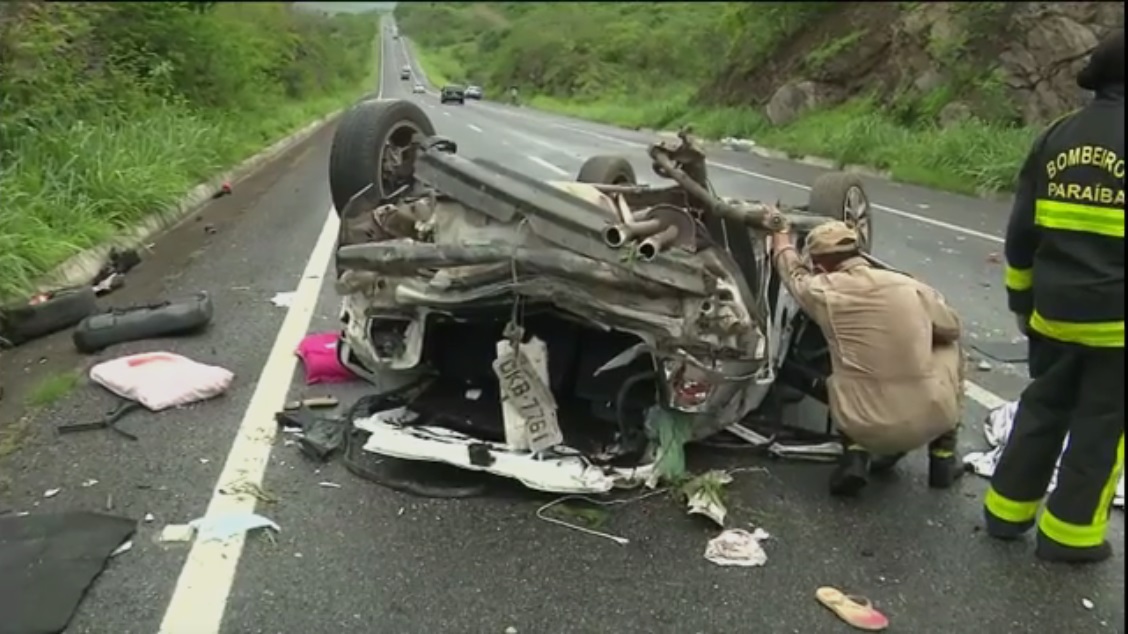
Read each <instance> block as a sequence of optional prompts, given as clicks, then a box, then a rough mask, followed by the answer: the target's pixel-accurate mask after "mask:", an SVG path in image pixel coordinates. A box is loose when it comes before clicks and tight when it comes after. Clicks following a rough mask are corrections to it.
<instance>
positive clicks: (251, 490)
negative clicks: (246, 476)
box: [219, 480, 278, 504]
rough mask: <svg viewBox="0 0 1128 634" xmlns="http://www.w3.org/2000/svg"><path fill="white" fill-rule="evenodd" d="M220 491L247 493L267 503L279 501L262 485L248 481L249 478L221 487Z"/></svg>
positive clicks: (225, 493)
mask: <svg viewBox="0 0 1128 634" xmlns="http://www.w3.org/2000/svg"><path fill="white" fill-rule="evenodd" d="M219 492H220V493H222V494H223V495H247V496H250V497H253V498H254V499H256V500H258V501H259V502H264V503H266V504H274V503H276V502H278V498H277V497H275V496H273V495H271V494H270V493H267V492H266V490H265V489H263V488H262V487H261V486H260V485H258V484H255V483H254V482H248V481H247V480H239V481H238V482H233V483H231V484H229V485H227V486H224V487H221V488H220V489H219Z"/></svg>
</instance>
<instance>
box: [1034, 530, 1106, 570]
mask: <svg viewBox="0 0 1128 634" xmlns="http://www.w3.org/2000/svg"><path fill="white" fill-rule="evenodd" d="M1037 543H1038V545H1037V546H1036V547H1035V549H1034V556H1035V557H1037V558H1038V559H1041V560H1042V561H1050V562H1054V563H1064V564H1095V563H1099V562H1102V561H1104V560H1106V559H1109V558H1111V557H1112V544H1110V543H1108V542H1107V541H1104V542H1101V543H1100V545H1098V546H1090V547H1089V548H1073V547H1070V546H1064V545H1062V544H1059V543H1058V542H1056V541H1054V540H1052V539H1050V538H1049V537H1046V536H1045V535H1044V534H1043V533H1042V532H1041V531H1039V532H1038V542H1037Z"/></svg>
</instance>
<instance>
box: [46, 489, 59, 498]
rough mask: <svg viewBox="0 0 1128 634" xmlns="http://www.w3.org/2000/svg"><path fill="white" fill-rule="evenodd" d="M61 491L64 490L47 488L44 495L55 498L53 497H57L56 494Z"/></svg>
mask: <svg viewBox="0 0 1128 634" xmlns="http://www.w3.org/2000/svg"><path fill="white" fill-rule="evenodd" d="M59 491H62V489H47V490H46V491H44V492H43V497H45V498H53V497H55V496H56V495H58V494H59Z"/></svg>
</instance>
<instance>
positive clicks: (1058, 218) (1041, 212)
mask: <svg viewBox="0 0 1128 634" xmlns="http://www.w3.org/2000/svg"><path fill="white" fill-rule="evenodd" d="M1034 224H1036V225H1039V226H1042V227H1046V228H1047V229H1060V230H1062V231H1083V232H1085V233H1096V234H1099V235H1102V236H1112V237H1113V238H1123V237H1124V210H1123V209H1116V208H1114V207H1099V206H1097V205H1078V204H1076V203H1066V202H1062V201H1060V200H1047V199H1045V198H1041V199H1039V200H1038V201H1037V202H1035V203H1034Z"/></svg>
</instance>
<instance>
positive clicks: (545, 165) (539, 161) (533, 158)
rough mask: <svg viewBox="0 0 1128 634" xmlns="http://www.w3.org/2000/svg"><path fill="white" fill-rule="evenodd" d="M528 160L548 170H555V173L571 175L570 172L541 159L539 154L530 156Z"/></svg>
mask: <svg viewBox="0 0 1128 634" xmlns="http://www.w3.org/2000/svg"><path fill="white" fill-rule="evenodd" d="M529 160H530V161H532V162H534V163H536V164H537V165H540V166H541V167H543V168H545V169H547V170H549V171H552V172H556V173H557V174H559V175H561V176H571V174H569V173H568V172H567V171H566V170H564V169H563V168H560V167H557V166H555V165H553V164H552V163H549V162H548V161H546V160H544V159H542V158H541V157H539V156H530V157H529Z"/></svg>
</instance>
